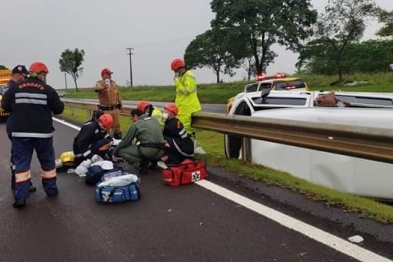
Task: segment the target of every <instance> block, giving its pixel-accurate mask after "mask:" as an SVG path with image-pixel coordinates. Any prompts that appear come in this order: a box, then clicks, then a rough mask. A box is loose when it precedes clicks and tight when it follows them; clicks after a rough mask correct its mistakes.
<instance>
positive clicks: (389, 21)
mask: <svg viewBox="0 0 393 262" xmlns="http://www.w3.org/2000/svg"><path fill="white" fill-rule="evenodd" d="M376 11H377V12H376V13H377V17H378V21H379V22H380V23H383V24H384V25H383V27H382V28H381V29H379V31H378V32H377V35H378V36H382V37H388V36H393V10H392V11H390V12H389V11H386V10H384V9H382V8H377V9H376Z"/></svg>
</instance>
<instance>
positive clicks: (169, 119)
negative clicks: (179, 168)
mask: <svg viewBox="0 0 393 262" xmlns="http://www.w3.org/2000/svg"><path fill="white" fill-rule="evenodd" d="M178 111H179V110H178V108H177V106H176V105H175V104H173V103H169V104H167V105H165V107H164V116H163V117H164V119H165V126H164V131H163V135H164V140H165V149H164V152H165V155H164V156H162V157H161V160H162V161H163V162H166V163H171V164H179V163H181V162H183V161H184V160H185V159H186V158H191V157H193V156H194V141H193V140H192V139H191V136H190V134H187V132H186V130H185V128H184V126H183V124H182V122H181V121H180V120H179V119H177V118H176V116H177V114H178ZM163 162H158V163H157V164H158V166H160V167H162V168H164V169H165V168H166V165H163Z"/></svg>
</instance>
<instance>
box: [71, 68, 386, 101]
mask: <svg viewBox="0 0 393 262" xmlns="http://www.w3.org/2000/svg"><path fill="white" fill-rule="evenodd" d="M297 77H301V78H303V79H304V80H305V81H306V83H307V84H308V86H309V87H310V90H342V91H352V92H355V91H359V92H393V73H377V74H369V75H363V74H355V75H350V76H345V83H347V82H352V81H367V84H362V85H359V86H355V87H345V86H344V84H339V85H334V86H331V83H333V82H335V81H336V80H337V77H336V76H324V75H298V76H297ZM251 82H255V81H251ZM247 83H250V82H245V81H242V82H233V83H223V84H201V85H199V86H198V96H199V99H200V101H201V103H218V104H226V103H227V101H228V99H229V98H231V97H233V96H235V95H236V94H237V93H239V92H242V91H243V89H244V86H245V85H246V84H247ZM121 96H122V98H123V99H124V100H146V99H148V100H150V101H164V102H172V101H174V99H175V90H174V87H173V86H141V87H133V88H125V87H121ZM66 97H67V98H97V93H95V92H94V89H93V88H81V89H80V91H79V92H76V91H75V90H74V89H68V90H67V96H66Z"/></svg>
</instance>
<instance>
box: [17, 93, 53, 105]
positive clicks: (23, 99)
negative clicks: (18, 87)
mask: <svg viewBox="0 0 393 262" xmlns="http://www.w3.org/2000/svg"><path fill="white" fill-rule="evenodd" d="M47 103H48V102H47V95H46V94H32V93H16V94H15V104H34V105H46V104H47Z"/></svg>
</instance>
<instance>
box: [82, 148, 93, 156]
mask: <svg viewBox="0 0 393 262" xmlns="http://www.w3.org/2000/svg"><path fill="white" fill-rule="evenodd" d="M90 154H91V150H90V149H89V150H87V151H86V152H84V153H83V156H84V157H87V156H88V155H90Z"/></svg>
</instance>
